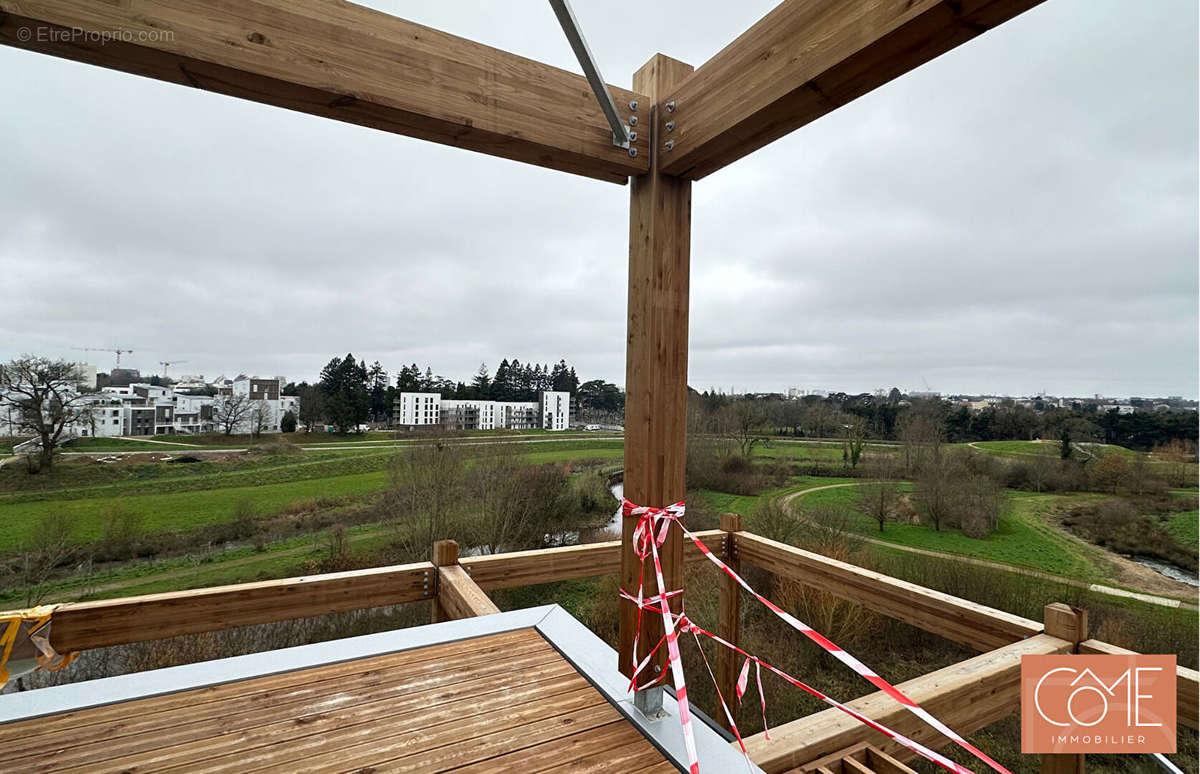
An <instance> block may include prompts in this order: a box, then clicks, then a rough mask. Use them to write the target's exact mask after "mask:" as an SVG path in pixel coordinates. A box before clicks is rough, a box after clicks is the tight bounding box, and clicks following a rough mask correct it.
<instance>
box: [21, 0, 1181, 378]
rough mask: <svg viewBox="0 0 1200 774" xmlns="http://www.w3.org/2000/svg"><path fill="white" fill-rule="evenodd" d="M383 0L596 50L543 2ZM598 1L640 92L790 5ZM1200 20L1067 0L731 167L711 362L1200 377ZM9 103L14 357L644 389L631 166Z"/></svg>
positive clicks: (702, 309) (539, 53)
mask: <svg viewBox="0 0 1200 774" xmlns="http://www.w3.org/2000/svg"><path fill="white" fill-rule="evenodd" d="M371 4H372V5H374V6H376V7H378V8H380V9H382V10H386V11H388V12H391V13H394V14H396V15H398V16H402V17H405V18H408V19H411V20H414V21H417V22H421V23H423V24H428V25H430V26H433V27H437V28H439V29H443V30H446V31H448V32H452V33H454V34H457V35H462V36H465V37H469V38H473V39H475V40H479V41H481V42H484V43H488V44H490V45H494V46H498V47H500V48H504V49H507V50H509V51H513V52H516V53H520V54H522V55H525V56H530V57H533V58H536V59H540V60H542V61H545V62H549V63H552V64H555V65H559V66H562V67H566V68H568V69H571V70H573V71H576V72H578V66H577V65H576V64H575V62H574V60H573V58H572V54H571V51H570V49H569V47H568V46H567V43H566V41H565V39H564V38H563V35H562V32H561V30H560V29H559V28H558V26H557V24H556V22H555V19H554V16H553V14H552V13H551V11H550V8H549V7H548V5H547V4H546V3H545V2H542V0H520V2H511V3H510V2H506V3H495V2H474V3H471V2H465V1H461V2H460V1H458V0H453V1H450V0H433V1H431V2H398V1H396V2H389V1H387V0H376V2H374V3H371ZM574 5H575V10H576V14H577V16H578V17H579V19H580V22H581V25H582V27H583V29H584V32H585V34H586V36H587V38H588V41H589V43H590V45H591V48H592V50H593V52H594V53H595V54H596V56H597V58H598V60H599V63H600V66H601V69H602V71H603V72H604V74H605V77H606V79H607V80H608V81H609V82H610V83H618V84H624V85H630V84H631V79H632V73H633V71H634V70H635V69H637V68H638V67H639V66H641V64H642V63H644V62H645V61H646V60H647V59H648V58H649V57H650V56H651V55H652V54H653V53H655V52H659V51H661V52H662V53H665V54H668V55H670V56H673V57H675V58H677V59H682V60H684V61H687V62H690V63H692V64H694V65H697V66H699V65H700V64H702V63H703V62H704V61H705V60H706V59H708V58H709V57H711V56H712V55H713V54H714V53H716V52H717V51H718V50H719V49H720V48H721V47H722V46H724V45H725V44H726V43H728V42H729V41H730V40H732V39H733V38H734V37H736V35H737V34H739V33H740V32H741V31H742V30H744V29H745V28H746V27H748V26H749V25H751V24H752V23H753V22H754V21H755V20H756V19H758V18H759V17H761V16H762V15H763V14H764V13H766V12H767V11H768V10H769V9H770V8H771V7H772V6H773V5H774V3H772V2H769V1H768V0H742V2H739V3H728V2H716V0H703V1H700V0H697V1H695V2H690V3H685V4H680V3H678V2H673V3H664V2H652V3H645V4H641V5H639V6H638V7H637V10H636V13H635V12H634V11H633V10H629V11H628V12H626V11H624V10H622V8H621V7H620V6H614V5H613V4H612V3H610V2H600V0H575V3H574ZM631 15H632V16H633V17H635V18H630V17H631ZM1196 46H1197V7H1196V3H1195V2H1194V0H1153V2H1146V3H1131V2H1128V1H1127V0H1109V1H1105V2H1100V1H1099V0H1049V1H1048V2H1046V3H1045V4H1044V5H1042V6H1040V7H1038V8H1035V9H1033V10H1032V11H1029V12H1027V13H1025V14H1023V15H1022V16H1020V17H1018V18H1017V19H1015V20H1013V21H1011V22H1009V23H1007V24H1005V25H1003V26H1002V27H1000V28H999V29H997V30H993V31H991V32H989V33H987V34H985V35H983V36H982V37H980V38H978V39H976V40H974V41H972V42H970V43H968V44H966V45H964V46H961V47H959V48H958V49H956V50H954V51H952V52H950V53H949V54H946V55H944V56H942V57H940V58H939V59H937V60H935V61H933V62H932V63H930V64H927V65H925V66H923V67H921V68H920V69H918V70H916V71H914V72H912V73H909V74H908V75H905V76H904V77H902V78H900V79H899V80H897V81H894V82H892V83H891V84H888V85H887V86H885V87H883V88H881V89H878V90H876V91H875V92H873V93H871V94H869V95H867V96H866V97H863V98H861V99H859V100H858V101H856V102H854V103H852V104H851V105H849V106H847V107H844V108H842V109H840V110H838V111H836V112H834V113H833V114H831V115H828V116H826V117H825V118H822V119H821V120H819V121H817V122H815V123H814V124H811V125H809V126H807V127H805V128H803V129H800V130H799V131H796V132H794V133H792V134H791V135H789V136H788V137H786V138H784V139H782V140H779V141H777V142H775V143H774V144H772V145H770V146H768V147H767V148H765V149H763V150H760V151H758V152H757V153H755V154H753V155H751V156H749V157H747V158H745V159H743V160H741V161H739V162H737V163H735V164H733V165H731V166H729V167H727V168H725V169H724V170H722V171H720V172H717V173H715V174H713V175H711V176H709V177H708V178H705V179H704V180H702V181H700V182H698V183H697V184H696V185H695V187H694V194H693V196H694V211H693V237H692V267H693V268H692V272H693V281H692V311H691V364H690V376H689V383H690V384H691V385H692V386H694V387H696V388H698V389H705V388H720V389H725V390H731V389H736V390H738V391H745V390H784V389H786V388H788V387H791V386H796V387H801V388H805V389H814V388H815V389H830V390H833V389H842V390H846V391H860V390H871V389H875V388H877V387H884V388H887V387H891V386H893V385H895V386H899V387H900V388H901V389H905V390H909V389H918V390H919V389H925V386H926V385H928V387H929V388H931V389H933V390H938V391H941V392H943V393H952V392H988V393H1000V394H1013V395H1020V394H1032V393H1037V392H1040V391H1043V390H1044V391H1047V392H1050V393H1053V394H1068V395H1088V394H1092V393H1103V394H1107V395H1185V396H1192V397H1194V396H1196V394H1197V391H1198V385H1197V371H1198V359H1197V349H1198V342H1197V211H1198V201H1197V134H1198V127H1197V49H1196ZM0 104H2V105H3V106H4V108H3V110H2V111H0V144H2V147H3V153H0V212H2V213H3V216H2V217H3V228H0V357H2V358H8V357H12V356H14V355H16V354H18V353H21V352H32V353H38V354H46V355H51V356H64V357H74V358H78V357H86V358H87V359H88V360H89V361H90V362H93V363H96V364H97V365H98V366H100V369H101V370H107V369H108V368H111V366H112V363H113V357H112V355H105V354H103V353H81V352H74V351H73V350H72V349H71V348H72V347H74V346H81V347H107V346H122V347H127V348H131V349H133V350H134V354H133V355H131V356H125V358H124V359H123V365H124V364H125V363H128V364H130V365H132V366H134V367H138V368H141V369H142V371H143V373H146V372H158V371H159V370H160V367H159V366H158V364H157V361H160V360H185V361H187V363H186V364H182V365H177V366H174V367H173V368H172V371H171V373H172V375H177V374H180V373H202V374H204V375H206V376H208V377H215V376H217V375H218V374H220V373H225V374H227V375H233V374H235V373H237V372H246V373H255V374H260V375H264V376H265V375H277V374H281V375H285V376H287V377H288V378H289V379H293V380H296V381H299V380H300V379H312V378H313V377H315V375H316V374H317V373H318V371H319V370H320V368H321V367H322V366H323V365H324V364H325V362H327V361H328V360H329V358H330V357H332V356H333V355H335V354H345V353H346V352H347V351H352V352H353V353H354V354H355V355H356V356H365V357H366V358H367V359H369V360H376V359H378V360H379V361H381V362H382V363H383V365H384V366H385V367H386V368H388V369H389V370H390V371H393V372H394V371H396V370H398V369H399V368H400V366H401V365H403V364H405V363H409V362H414V361H415V362H417V363H419V364H420V365H421V367H422V368H424V366H425V365H426V364H430V365H432V366H433V368H434V370H435V371H436V372H438V373H441V374H443V375H445V376H447V377H450V378H454V379H462V380H468V379H469V378H470V376H471V375H472V374H473V373H474V372H475V370H476V369H477V368H478V366H479V363H480V362H481V361H486V362H487V364H488V366H489V368H490V369H492V370H494V369H495V367H496V365H497V363H498V361H499V360H500V358H501V357H505V356H507V357H513V356H515V357H518V358H520V359H521V360H522V361H526V360H533V361H540V362H548V361H557V360H558V359H559V358H560V357H565V358H567V359H568V360H569V361H570V362H572V363H573V364H575V365H576V367H577V369H578V372H579V375H580V377H581V378H583V379H585V380H586V379H592V378H603V379H607V380H610V381H614V382H617V383H622V382H623V381H624V327H625V277H626V266H627V227H628V212H627V208H628V198H629V190H628V188H627V187H621V186H616V185H613V184H610V183H603V182H598V181H593V180H590V179H584V178H579V177H575V176H572V175H567V174H564V173H559V172H554V171H551V170H545V169H541V168H537V167H532V166H525V165H521V164H518V163H516V162H510V161H506V160H502V159H495V158H490V157H487V156H483V155H480V154H476V153H471V152H468V151H461V150H456V149H452V148H447V147H443V146H440V145H435V144H431V143H426V142H422V141H419V140H413V139H409V138H406V137H400V136H397V135H391V134H385V133H382V132H376V131H373V130H369V129H363V128H359V127H356V126H351V125H348V124H342V123H337V122H334V121H329V120H326V119H320V118H314V117H310V116H306V115H302V114H298V113H292V112H288V111H285V110H282V109H278V108H273V107H267V106H263V105H257V104H253V103H249V102H242V101H238V100H234V99H232V98H227V97H223V96H219V95H214V94H209V93H205V92H201V91H197V90H193V89H185V88H181V87H179V86H175V85H170V84H164V83H160V82H157V81H152V80H147V79H142V78H137V77H134V76H130V75H125V74H122V73H117V72H112V71H107V70H103V69H100V68H95V67H90V66H86V65H81V64H75V63H72V62H67V61H65V60H58V59H53V58H50V57H45V56H40V55H37V54H31V53H26V52H23V51H18V50H15V49H11V48H0Z"/></svg>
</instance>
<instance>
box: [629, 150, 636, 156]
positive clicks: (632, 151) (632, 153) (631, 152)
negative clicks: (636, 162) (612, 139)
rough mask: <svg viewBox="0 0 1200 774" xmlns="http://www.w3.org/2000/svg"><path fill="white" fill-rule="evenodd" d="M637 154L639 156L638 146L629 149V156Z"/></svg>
mask: <svg viewBox="0 0 1200 774" xmlns="http://www.w3.org/2000/svg"><path fill="white" fill-rule="evenodd" d="M635 156H637V148H630V149H629V157H630V158H634V157H635Z"/></svg>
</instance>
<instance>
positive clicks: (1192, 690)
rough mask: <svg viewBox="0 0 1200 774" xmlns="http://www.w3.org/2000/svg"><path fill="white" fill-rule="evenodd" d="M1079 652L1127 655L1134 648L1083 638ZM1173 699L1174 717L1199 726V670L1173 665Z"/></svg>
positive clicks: (1190, 724)
mask: <svg viewBox="0 0 1200 774" xmlns="http://www.w3.org/2000/svg"><path fill="white" fill-rule="evenodd" d="M1079 652H1080V653H1092V654H1109V655H1117V656H1128V655H1130V654H1131V653H1136V652H1137V651H1134V650H1126V649H1125V648H1118V647H1117V646H1116V645H1110V644H1108V643H1107V642H1101V641H1100V640H1084V641H1083V642H1081V643H1079ZM1175 701H1176V704H1177V707H1178V709H1177V710H1176V719H1177V720H1178V721H1179V723H1180V724H1182V725H1185V726H1187V727H1188V728H1198V727H1200V718H1198V717H1197V715H1198V714H1200V672H1197V671H1196V670H1195V669H1188V668H1187V667H1184V666H1176V667H1175Z"/></svg>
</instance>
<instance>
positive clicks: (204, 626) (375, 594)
mask: <svg viewBox="0 0 1200 774" xmlns="http://www.w3.org/2000/svg"><path fill="white" fill-rule="evenodd" d="M433 570H434V567H433V565H431V564H429V563H428V562H420V563H417V564H406V565H398V566H394V567H376V568H373V569H370V570H354V571H352V572H337V573H329V574H325V575H313V576H308V577H301V578H283V579H280V580H269V581H262V582H259V583H239V584H237V585H233V586H217V587H213V588H207V589H196V590H193V591H172V592H168V593H165V594H149V595H146V596H141V597H126V598H124V599H104V600H100V601H97V602H69V603H67V604H64V605H62V606H61V607H59V608H58V609H57V610H55V611H54V616H53V618H52V619H51V627H50V642H51V644H52V645H53V646H54V648H55V650H57V651H58V652H59V653H67V652H70V651H77V650H87V649H89V648H103V647H107V646H109V645H123V644H125V643H129V642H141V641H143V640H156V639H162V638H165V637H175V636H178V635H181V634H197V633H199V632H213V631H219V630H221V629H232V628H234V627H237V626H250V625H252V624H260V623H268V622H271V621H284V620H288V619H291V618H309V617H312V616H318V615H325V614H327V613H340V612H344V611H347V610H362V609H366V608H371V607H381V606H383V605H398V604H401V603H404V602H416V601H418V600H422V599H432V597H433V594H432V586H433V584H432V574H433Z"/></svg>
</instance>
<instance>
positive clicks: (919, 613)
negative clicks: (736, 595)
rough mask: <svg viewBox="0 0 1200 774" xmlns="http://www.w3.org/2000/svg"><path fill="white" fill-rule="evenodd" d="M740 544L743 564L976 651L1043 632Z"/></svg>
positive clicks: (930, 594) (811, 560)
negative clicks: (860, 606)
mask: <svg viewBox="0 0 1200 774" xmlns="http://www.w3.org/2000/svg"><path fill="white" fill-rule="evenodd" d="M737 545H738V553H739V554H740V555H741V558H742V561H743V562H748V563H750V564H753V565H755V566H757V567H761V568H763V569H765V570H770V571H771V572H773V573H775V574H776V575H779V576H780V577H785V578H791V579H793V580H796V581H800V582H801V583H805V584H807V585H809V586H812V587H814V588H818V589H821V590H823V591H827V592H829V593H830V594H833V595H834V596H837V597H841V598H842V599H847V600H850V601H853V602H857V603H859V604H861V605H862V606H864V607H866V608H868V609H870V610H874V611H876V612H878V613H882V614H884V615H887V616H890V617H892V618H895V619H897V620H899V621H904V622H906V623H909V624H912V625H913V626H916V627H918V628H921V629H924V630H925V631H928V632H932V633H934V634H938V635H940V636H942V637H945V638H947V639H949V640H953V641H955V642H959V643H962V644H964V645H968V646H970V647H972V648H975V649H976V650H980V651H985V650H990V649H992V648H996V647H1000V646H1002V645H1006V644H1008V643H1011V642H1014V641H1016V640H1019V639H1021V638H1022V637H1029V636H1031V635H1034V634H1037V633H1039V632H1041V631H1042V624H1040V623H1038V622H1037V621H1032V620H1030V619H1028V618H1022V617H1021V616H1017V615H1013V614H1011V613H1006V612H1004V611H1003V610H997V609H995V608H991V607H987V606H986V605H980V604H976V603H974V602H971V601H968V600H965V599H960V598H958V597H954V596H951V595H949V594H943V593H941V592H940V591H934V590H933V589H927V588H925V587H924V586H918V585H917V584H915V583H909V582H907V581H903V580H900V579H898V578H892V577H890V576H888V575H883V574H882V573H877V572H873V571H871V570H867V569H864V568H862V567H858V566H857V565H853V564H849V563H847V562H841V561H838V560H836V559H830V558H828V557H825V556H821V555H820V554H815V553H812V552H811V551H805V550H803V549H800V548H795V547H792V546H789V545H785V544H783V543H779V542H777V541H774V540H770V539H768V538H764V537H760V536H758V535H754V534H752V533H747V532H742V533H739V534H738V536H737Z"/></svg>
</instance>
